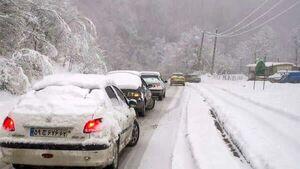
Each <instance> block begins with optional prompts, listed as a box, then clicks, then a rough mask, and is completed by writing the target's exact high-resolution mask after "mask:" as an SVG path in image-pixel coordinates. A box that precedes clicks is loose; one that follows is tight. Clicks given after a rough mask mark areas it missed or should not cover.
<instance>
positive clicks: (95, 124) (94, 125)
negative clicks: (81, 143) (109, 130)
mask: <svg viewBox="0 0 300 169" xmlns="http://www.w3.org/2000/svg"><path fill="white" fill-rule="evenodd" d="M101 122H102V119H94V120H90V121H88V122H87V123H86V124H85V126H84V129H83V133H93V132H96V131H98V130H99V126H100V124H101Z"/></svg>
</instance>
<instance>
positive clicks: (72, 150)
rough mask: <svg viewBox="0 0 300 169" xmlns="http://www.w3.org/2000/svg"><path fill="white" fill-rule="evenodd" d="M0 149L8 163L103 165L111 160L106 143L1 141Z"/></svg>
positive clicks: (109, 148) (110, 149)
mask: <svg viewBox="0 0 300 169" xmlns="http://www.w3.org/2000/svg"><path fill="white" fill-rule="evenodd" d="M1 151H2V155H3V156H2V159H1V160H2V161H3V162H5V163H8V164H22V165H32V166H67V167H68V166H69V167H70V166H78V167H83V166H84V167H95V166H102V167H104V166H107V165H109V164H110V163H112V161H113V156H112V154H113V153H112V152H113V147H112V146H108V145H82V144H74V145H71V144H61V145H59V144H32V143H1ZM45 155H51V156H52V157H51V158H50V157H49V156H48V157H45Z"/></svg>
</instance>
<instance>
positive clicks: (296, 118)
mask: <svg viewBox="0 0 300 169" xmlns="http://www.w3.org/2000/svg"><path fill="white" fill-rule="evenodd" d="M216 88H218V89H220V90H223V91H225V92H227V93H228V94H231V95H232V96H235V97H238V98H240V99H242V100H244V101H247V102H250V103H252V104H253V105H255V106H260V107H261V108H264V109H266V110H268V111H270V110H271V112H273V113H275V114H277V115H280V116H282V117H285V118H288V119H290V120H293V121H296V122H299V121H300V116H296V115H293V114H291V113H288V112H286V111H283V110H280V109H276V108H274V107H270V106H268V105H264V104H261V103H259V102H256V101H254V100H251V99H248V98H246V97H244V96H241V95H238V94H236V93H234V92H231V91H229V90H227V89H224V88H220V87H216Z"/></svg>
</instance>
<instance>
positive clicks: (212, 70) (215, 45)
mask: <svg viewBox="0 0 300 169" xmlns="http://www.w3.org/2000/svg"><path fill="white" fill-rule="evenodd" d="M217 39H218V29H216V35H215V42H214V51H213V57H212V64H211V71H210V73H211V74H213V73H214V67H215V56H216V49H217Z"/></svg>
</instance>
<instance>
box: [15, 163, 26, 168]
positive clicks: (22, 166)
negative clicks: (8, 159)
mask: <svg viewBox="0 0 300 169" xmlns="http://www.w3.org/2000/svg"><path fill="white" fill-rule="evenodd" d="M12 166H13V168H14V169H24V168H25V166H24V165H20V164H13V165H12Z"/></svg>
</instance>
